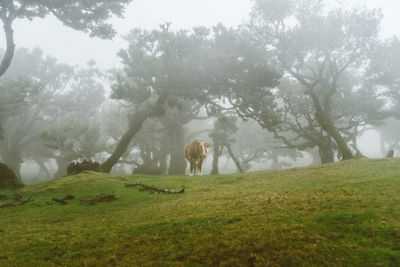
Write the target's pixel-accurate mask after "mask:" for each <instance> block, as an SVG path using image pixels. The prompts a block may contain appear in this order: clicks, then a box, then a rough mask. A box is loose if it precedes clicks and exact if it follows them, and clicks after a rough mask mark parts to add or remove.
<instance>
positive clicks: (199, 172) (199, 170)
mask: <svg viewBox="0 0 400 267" xmlns="http://www.w3.org/2000/svg"><path fill="white" fill-rule="evenodd" d="M202 163H203V161H202V160H200V161H199V163H197V171H198V174H199V175H201V165H202Z"/></svg>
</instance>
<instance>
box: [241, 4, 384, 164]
mask: <svg viewBox="0 0 400 267" xmlns="http://www.w3.org/2000/svg"><path fill="white" fill-rule="evenodd" d="M380 20H381V14H380V12H379V11H376V10H366V9H354V10H352V11H346V10H344V9H337V10H328V9H327V8H326V6H324V4H323V3H321V2H320V1H312V0H310V1H290V0H287V1H275V0H258V1H256V2H255V6H254V10H253V14H252V23H251V24H250V25H249V29H250V30H251V31H252V32H253V33H255V34H256V36H257V38H258V40H256V41H260V45H261V46H263V47H265V48H266V50H267V51H266V53H268V54H269V55H271V56H273V57H274V58H275V60H276V63H277V65H278V66H279V67H280V68H281V69H282V70H283V71H284V73H285V75H287V76H289V77H290V78H291V79H294V80H295V81H297V82H298V83H300V84H301V85H302V86H303V93H304V95H306V96H307V97H309V98H310V100H311V101H312V105H313V109H314V111H313V112H314V116H315V119H316V121H317V122H318V124H319V125H320V126H321V128H322V129H323V130H324V131H325V132H326V133H327V134H328V135H329V136H330V137H332V138H333V140H334V141H335V143H336V145H337V147H338V149H339V151H340V153H341V155H342V157H343V159H350V158H352V157H353V154H352V152H351V150H350V148H349V147H348V145H347V143H346V141H345V139H344V137H343V136H342V135H341V134H340V131H339V130H338V126H337V125H335V120H334V118H333V109H334V107H333V99H334V98H335V97H336V96H337V95H340V94H342V89H343V87H342V80H343V77H344V76H346V74H347V73H349V72H352V73H355V74H357V73H358V72H360V71H361V70H362V69H363V66H365V65H366V64H368V63H370V62H369V61H368V55H369V52H370V50H371V47H375V46H376V45H377V43H378V42H377V39H378V38H377V37H378V35H377V34H378V25H379V21H380ZM289 21H291V22H289ZM292 22H293V23H292ZM291 23H292V24H291ZM362 89H363V88H361V89H360V88H354V87H353V88H351V90H353V91H356V90H358V91H360V90H362Z"/></svg>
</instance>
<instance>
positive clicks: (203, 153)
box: [200, 142, 211, 158]
mask: <svg viewBox="0 0 400 267" xmlns="http://www.w3.org/2000/svg"><path fill="white" fill-rule="evenodd" d="M200 145H201V150H202V151H201V156H202V158H205V157H206V156H207V149H208V148H210V147H211V145H210V144H209V143H207V142H200Z"/></svg>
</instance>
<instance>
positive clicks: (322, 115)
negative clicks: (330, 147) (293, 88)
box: [308, 92, 353, 160]
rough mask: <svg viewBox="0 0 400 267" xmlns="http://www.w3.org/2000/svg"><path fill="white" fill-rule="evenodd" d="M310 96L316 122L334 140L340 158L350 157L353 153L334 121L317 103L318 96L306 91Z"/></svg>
mask: <svg viewBox="0 0 400 267" xmlns="http://www.w3.org/2000/svg"><path fill="white" fill-rule="evenodd" d="M308 94H309V95H310V96H311V98H312V100H313V103H314V107H315V118H316V119H317V121H318V123H319V124H320V125H321V127H322V129H323V130H324V131H325V132H327V133H328V134H329V135H330V136H331V137H332V138H333V140H335V142H336V144H337V145H338V148H339V150H340V152H341V154H342V159H343V160H347V159H352V158H353V153H352V152H351V150H350V148H349V147H348V146H347V144H346V142H345V140H344V139H343V137H342V136H341V135H340V133H339V131H338V129H337V128H336V127H335V125H334V123H333V122H332V119H331V117H330V116H329V115H328V114H327V113H326V112H325V111H324V110H323V109H322V107H321V104H320V103H319V99H318V97H317V96H316V95H315V93H314V92H308Z"/></svg>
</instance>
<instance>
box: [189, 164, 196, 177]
mask: <svg viewBox="0 0 400 267" xmlns="http://www.w3.org/2000/svg"><path fill="white" fill-rule="evenodd" d="M194 167H195V163H194V162H193V161H190V176H193V172H194Z"/></svg>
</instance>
